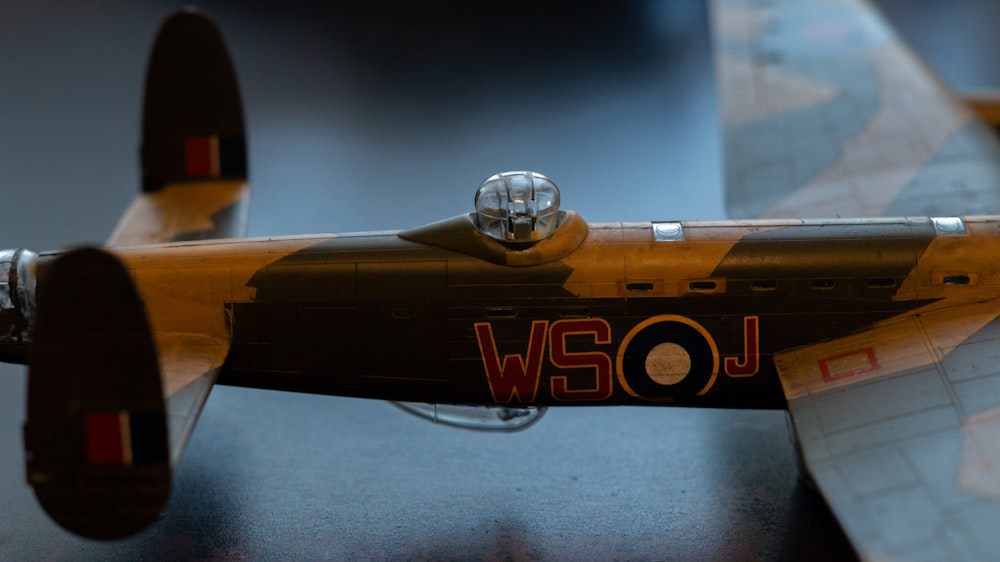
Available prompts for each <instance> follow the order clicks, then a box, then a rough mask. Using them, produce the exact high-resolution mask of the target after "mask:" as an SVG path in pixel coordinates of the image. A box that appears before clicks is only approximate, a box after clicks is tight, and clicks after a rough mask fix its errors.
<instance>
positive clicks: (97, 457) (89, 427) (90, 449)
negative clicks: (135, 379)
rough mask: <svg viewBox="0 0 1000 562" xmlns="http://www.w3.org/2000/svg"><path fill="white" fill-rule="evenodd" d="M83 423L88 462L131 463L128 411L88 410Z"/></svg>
mask: <svg viewBox="0 0 1000 562" xmlns="http://www.w3.org/2000/svg"><path fill="white" fill-rule="evenodd" d="M83 425H84V433H85V434H86V438H87V462H88V463H89V464H114V465H126V466H127V465H131V464H132V436H131V432H130V431H129V416H128V412H125V411H120V412H89V413H87V414H85V415H84V419H83Z"/></svg>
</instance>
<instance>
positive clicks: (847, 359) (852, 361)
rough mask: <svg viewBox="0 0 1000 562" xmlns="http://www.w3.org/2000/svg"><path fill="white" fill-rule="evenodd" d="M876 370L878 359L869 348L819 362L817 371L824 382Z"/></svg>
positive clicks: (872, 349)
mask: <svg viewBox="0 0 1000 562" xmlns="http://www.w3.org/2000/svg"><path fill="white" fill-rule="evenodd" d="M878 369H879V363H878V358H877V357H875V349H874V348H871V347H866V348H864V349H856V350H854V351H848V352H847V353H841V354H840V355H834V356H832V357H827V358H825V359H820V360H819V371H820V373H822V374H823V380H824V381H826V382H833V381H835V380H838V379H846V378H848V377H854V376H857V375H863V374H865V373H870V372H872V371H877V370H878Z"/></svg>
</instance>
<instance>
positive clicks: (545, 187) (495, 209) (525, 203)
mask: <svg viewBox="0 0 1000 562" xmlns="http://www.w3.org/2000/svg"><path fill="white" fill-rule="evenodd" d="M558 217H559V188H557V187H556V184H554V183H552V180H550V179H549V178H547V177H545V176H543V175H542V174H538V173H535V172H504V173H502V174H496V175H493V176H490V177H489V178H486V181H484V182H483V183H482V184H480V185H479V189H478V190H477V191H476V218H477V220H478V224H479V230H480V231H481V232H482V233H483V234H485V235H487V236H489V237H490V238H493V239H496V240H499V241H501V242H507V243H525V242H537V241H539V240H543V239H545V238H548V237H549V236H550V235H551V234H552V233H553V232H554V231H555V229H556V226H558Z"/></svg>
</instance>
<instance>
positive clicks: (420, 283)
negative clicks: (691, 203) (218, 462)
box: [0, 213, 1000, 408]
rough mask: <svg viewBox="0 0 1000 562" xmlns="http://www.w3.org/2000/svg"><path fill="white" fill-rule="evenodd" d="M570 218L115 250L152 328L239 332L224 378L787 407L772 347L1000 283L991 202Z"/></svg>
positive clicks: (424, 393) (429, 392)
mask: <svg viewBox="0 0 1000 562" xmlns="http://www.w3.org/2000/svg"><path fill="white" fill-rule="evenodd" d="M562 223H563V224H562V225H561V226H560V227H559V228H558V229H557V230H556V232H555V234H554V235H553V236H552V238H550V239H547V240H543V241H541V242H539V243H538V244H536V245H534V246H532V247H530V248H528V249H524V250H518V249H511V248H509V247H506V246H504V245H502V244H501V243H499V242H496V241H494V240H492V239H490V238H488V237H487V236H485V235H483V234H481V233H480V232H478V230H477V229H476V225H475V219H474V217H472V216H464V215H463V216H459V217H455V218H453V219H450V220H445V221H442V222H439V223H434V224H431V225H428V226H425V227H420V228H416V229H412V230H409V231H403V232H393V233H388V232H387V233H360V234H346V235H317V236H293V237H286V238H262V239H242V240H215V241H206V242H183V243H175V244H165V245H154V246H139V247H131V248H120V249H117V250H116V251H115V253H116V254H117V255H118V256H119V257H120V258H121V259H122V260H123V262H124V264H125V265H126V267H127V268H128V269H129V270H130V271H132V274H133V276H134V279H135V282H136V286H137V288H138V290H139V292H140V295H141V296H142V300H143V302H144V303H145V307H146V312H147V314H148V317H149V321H150V326H151V329H152V330H153V332H154V333H156V332H166V331H175V330H180V331H193V330H201V329H204V330H212V331H221V332H228V333H230V334H231V338H232V347H231V349H230V352H229V358H228V360H227V362H226V366H225V368H224V369H223V371H222V373H221V374H220V378H219V382H220V383H225V384H232V385H240V386H253V387H260V388H272V389H283V390H293V391H303V392H313V393H323V394H337V395H347V396H359V397H368V398H381V399H390V400H407V401H421V402H430V403H447V404H501V405H503V404H510V405H550V404H563V405H569V404H595V403H615V404H676V405H688V406H712V407H737V408H782V407H784V406H785V399H784V394H783V392H782V389H781V386H780V383H779V381H778V378H777V374H776V372H775V368H774V361H773V355H774V354H775V353H777V352H780V351H784V350H788V349H792V348H795V347H797V346H800V345H804V344H807V343H811V342H815V341H817V340H822V339H828V338H829V339H832V338H836V337H838V336H842V335H846V334H849V333H851V332H853V331H855V330H857V329H859V328H861V327H865V326H869V325H872V324H875V323H877V322H879V321H881V320H885V319H888V318H891V317H893V316H896V315H898V314H900V313H903V312H907V311H913V310H916V309H922V310H924V311H929V310H934V309H937V308H943V307H949V306H955V305H956V304H958V303H962V302H972V301H975V300H978V299H982V298H983V296H984V295H987V294H988V292H989V291H990V290H992V288H995V287H996V286H997V284H998V283H1000V272H998V271H997V268H996V267H995V266H994V265H993V263H992V260H991V259H989V258H988V256H990V255H992V253H991V252H983V251H981V249H982V248H987V247H992V246H997V245H1000V233H998V228H997V227H998V225H1000V222H998V221H997V219H994V218H984V219H975V220H963V219H958V218H953V219H927V218H924V219H866V220H860V221H857V220H856V221H849V220H842V221H829V220H825V221H788V220H782V221H775V220H770V221H768V220H755V221H713V222H654V223H605V224H591V225H587V224H586V223H585V222H584V220H583V219H582V218H580V217H579V216H577V215H575V214H572V213H564V218H563V221H562ZM58 255H59V254H58V253H46V254H42V255H41V256H39V257H38V258H37V259H38V264H37V275H38V278H39V279H44V278H45V276H46V264H47V263H49V262H50V261H51V260H52V259H54V258H55V257H57V256H58ZM22 282H23V281H22ZM11 332H12V328H7V329H5V330H4V333H11ZM5 343H6V345H8V346H9V347H8V348H7V349H6V350H5V349H4V348H3V344H0V353H3V354H4V355H5V356H7V357H12V356H14V358H16V354H17V351H18V350H19V349H22V346H23V343H24V342H23V338H19V339H18V341H8V342H5ZM873 360H874V359H871V360H870V359H868V358H867V356H865V355H864V354H861V355H860V356H859V357H855V358H853V359H851V358H847V360H845V361H841V362H840V363H838V362H837V361H836V358H833V360H831V362H830V364H829V365H828V366H827V368H828V369H831V372H830V373H829V376H831V377H843V376H849V375H853V374H855V371H859V370H864V369H871V368H876V367H877V365H874V364H872V361H873ZM858 361H861V363H858Z"/></svg>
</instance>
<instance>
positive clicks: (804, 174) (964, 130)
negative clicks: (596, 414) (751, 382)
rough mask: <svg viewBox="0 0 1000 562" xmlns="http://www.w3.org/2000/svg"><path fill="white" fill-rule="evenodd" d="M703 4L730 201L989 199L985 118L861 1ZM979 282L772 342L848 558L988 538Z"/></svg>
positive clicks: (861, 211) (991, 401) (994, 305)
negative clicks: (812, 340) (973, 287)
mask: <svg viewBox="0 0 1000 562" xmlns="http://www.w3.org/2000/svg"><path fill="white" fill-rule="evenodd" d="M712 20H713V27H714V37H715V39H714V40H715V54H716V63H717V64H716V66H717V69H716V70H717V73H718V80H719V88H720V99H721V107H722V110H721V111H722V120H723V125H724V138H725V154H726V156H725V158H726V185H727V199H728V210H729V213H730V214H731V215H732V216H733V217H735V218H751V217H793V218H802V217H834V216H843V217H857V216H884V215H889V216H893V215H924V216H928V215H929V216H958V215H968V214H996V213H997V212H998V211H1000V149H998V146H997V142H996V139H995V137H994V136H993V134H992V132H991V131H990V130H989V129H988V128H987V127H985V126H984V125H983V124H982V123H981V122H980V121H978V120H977V119H976V118H974V117H973V116H972V115H971V114H970V113H969V112H968V111H967V110H966V109H965V108H964V107H963V106H962V105H960V104H959V103H957V102H956V101H955V99H954V98H953V96H952V95H951V93H950V92H949V91H948V88H947V87H946V86H944V85H943V84H942V83H941V82H940V81H939V80H938V79H937V78H936V77H934V76H933V75H932V73H931V72H930V71H929V69H927V68H926V67H925V66H924V65H923V64H922V63H921V62H920V61H918V60H917V59H916V57H915V56H914V55H913V54H912V53H911V52H910V51H909V50H908V49H907V47H906V46H905V45H903V44H902V42H901V41H900V40H899V39H898V38H897V37H896V36H895V34H894V33H893V31H892V30H891V29H889V27H888V26H887V25H886V24H885V22H884V21H882V19H881V18H880V17H879V16H878V14H876V13H875V12H874V11H873V10H872V8H871V6H870V5H868V4H867V3H865V2H863V1H861V0H716V1H714V2H713V4H712ZM946 234H947V233H946ZM951 234H955V233H951ZM946 239H947V236H944V235H943V236H939V238H938V240H937V241H936V243H947V242H946ZM986 250H987V249H985V248H983V249H980V251H986ZM925 266H926V267H925ZM926 269H930V270H933V269H934V265H933V264H925V263H922V262H920V261H918V262H917V263H916V264H915V268H914V276H915V274H916V272H917V271H918V270H926ZM904 286H905V284H904ZM901 290H902V288H901ZM992 290H994V291H995V289H992ZM989 293H990V291H984V292H983V294H982V295H981V299H979V300H978V302H972V301H975V299H969V300H968V301H966V303H967V304H963V305H960V306H952V307H951V308H943V307H941V306H938V305H936V304H931V305H928V306H927V307H925V308H924V309H921V310H918V311H916V312H915V313H911V314H907V315H903V316H900V317H896V318H893V319H890V320H887V321H885V322H883V323H880V324H876V325H874V326H872V327H869V328H868V329H866V330H864V331H862V332H859V333H855V334H852V335H850V336H847V337H843V338H840V339H837V340H832V341H826V342H821V343H816V344H813V345H810V346H806V347H803V348H799V349H794V350H790V351H787V352H785V353H782V354H779V355H777V356H776V357H775V363H776V367H777V370H778V373H779V377H780V379H781V383H782V385H783V388H784V391H785V395H786V397H787V399H788V407H789V411H790V413H791V417H792V420H793V423H794V426H795V429H796V433H797V440H798V444H799V447H800V450H801V453H802V456H803V459H804V462H805V465H806V468H807V469H808V471H809V472H810V473H811V476H812V477H813V480H814V481H815V483H816V485H817V487H818V488H819V490H820V491H821V492H822V494H823V495H824V497H825V498H826V500H827V502H828V503H829V504H830V506H831V508H832V510H833V512H834V514H835V515H836V517H837V519H838V520H839V521H840V523H841V524H842V525H843V527H844V529H845V531H846V533H847V535H848V537H849V539H850V540H851V542H852V544H853V545H854V546H855V548H856V549H857V551H858V553H859V554H860V555H861V556H862V558H865V559H897V558H901V559H911V558H920V559H942V560H960V559H989V558H992V557H994V555H995V553H996V552H997V551H1000V534H997V533H996V532H995V530H994V527H995V523H996V521H998V520H1000V367H997V364H998V361H997V358H998V352H997V351H996V350H997V349H998V348H1000V345H998V344H1000V319H998V317H1000V301H997V300H991V299H995V298H996V294H995V292H994V293H993V294H989Z"/></svg>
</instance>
